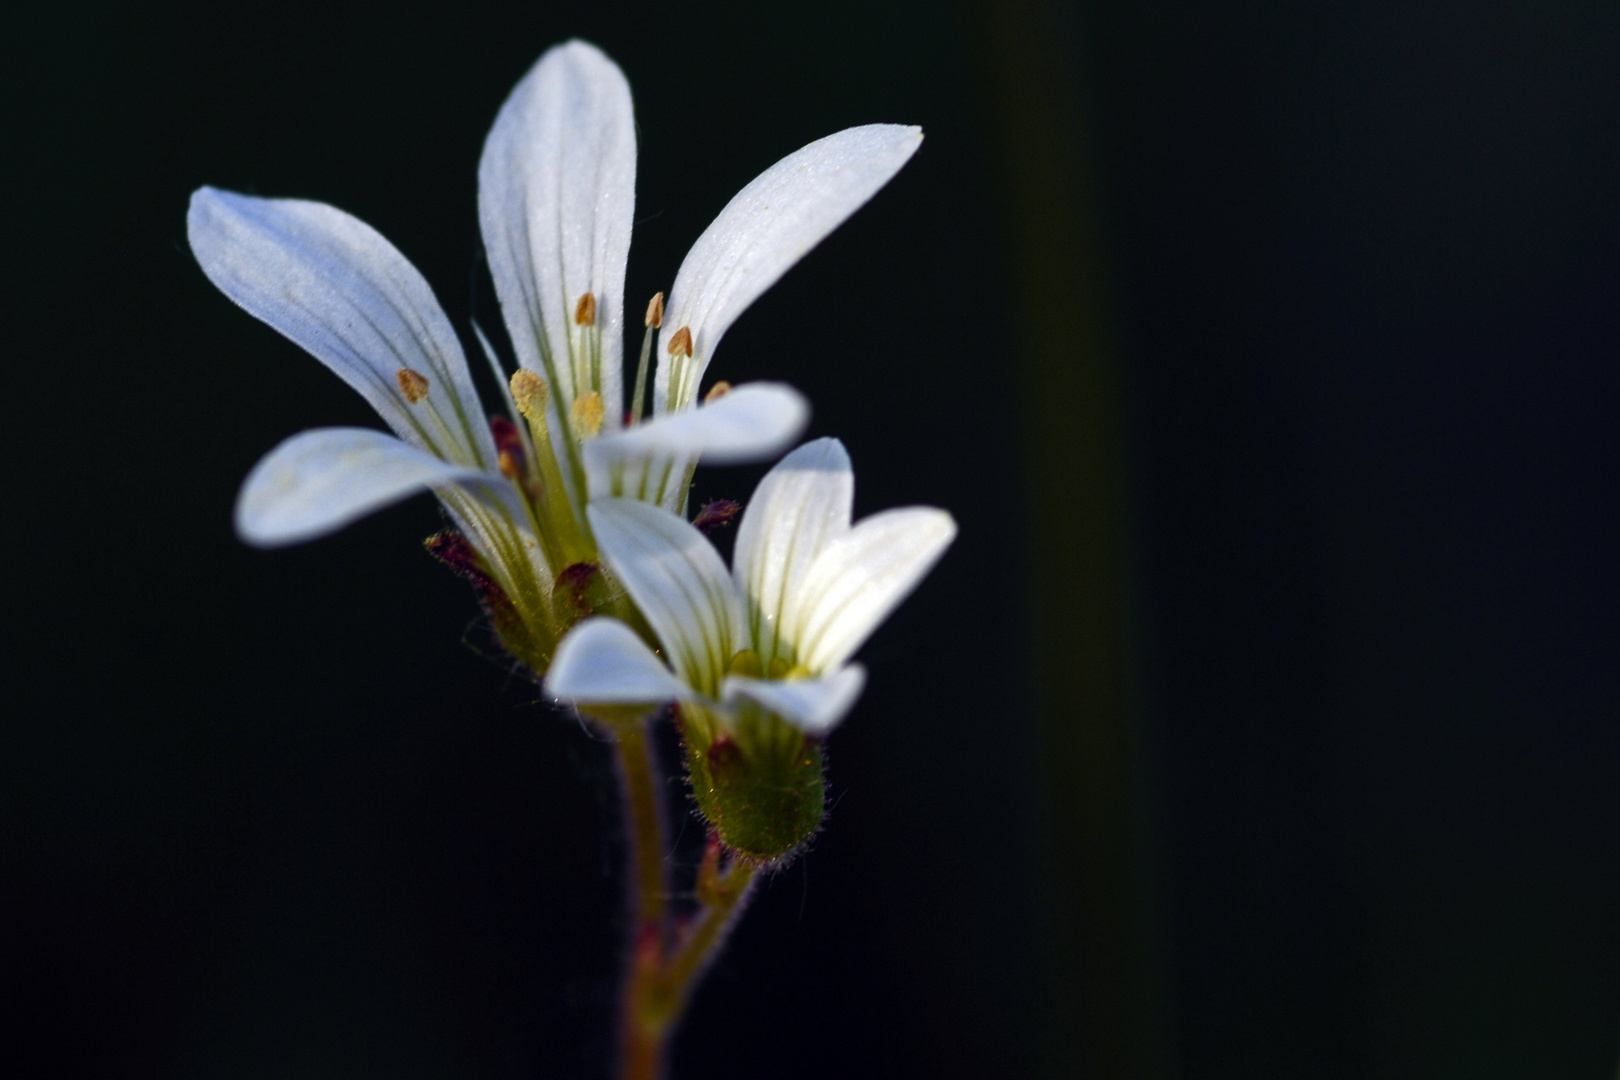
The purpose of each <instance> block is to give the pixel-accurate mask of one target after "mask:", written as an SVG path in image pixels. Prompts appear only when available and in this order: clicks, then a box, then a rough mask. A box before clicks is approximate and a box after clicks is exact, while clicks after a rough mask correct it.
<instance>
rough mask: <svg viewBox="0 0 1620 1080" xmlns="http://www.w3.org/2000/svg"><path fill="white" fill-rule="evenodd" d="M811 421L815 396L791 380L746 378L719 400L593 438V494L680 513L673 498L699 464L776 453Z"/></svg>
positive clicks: (589, 458) (589, 464)
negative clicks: (808, 395) (688, 472)
mask: <svg viewBox="0 0 1620 1080" xmlns="http://www.w3.org/2000/svg"><path fill="white" fill-rule="evenodd" d="M809 422H810V402H809V401H807V400H806V399H805V397H804V395H803V394H801V393H799V392H798V391H797V390H795V389H793V388H792V387H791V386H787V385H785V384H783V383H763V382H761V383H747V384H744V385H742V386H739V387H736V388H735V389H733V390H732V391H731V392H730V393H728V394H726V395H725V396H724V397H722V398H720V399H718V400H716V401H714V402H712V403H711V404H708V405H700V406H698V407H697V408H695V409H684V410H682V411H681V412H678V413H666V414H664V415H663V416H659V417H656V418H654V419H652V420H650V421H648V422H647V423H644V424H640V425H637V426H636V427H633V428H627V429H625V430H623V431H618V432H614V433H612V434H608V435H603V436H601V437H599V438H595V439H592V440H590V441H589V442H587V443H586V444H585V468H586V473H587V475H588V476H589V477H590V489H591V497H592V498H593V499H595V498H605V497H608V496H614V495H620V496H624V497H626V498H632V499H639V500H641V501H643V502H652V503H660V504H662V505H663V506H664V507H665V508H667V509H669V510H671V511H676V510H678V509H679V507H677V506H674V505H672V503H673V502H674V501H675V500H678V499H679V498H680V497H681V492H680V490H679V488H680V485H681V480H682V478H683V477H684V476H685V475H686V469H687V466H688V465H689V464H690V463H691V462H694V461H697V462H702V463H703V464H708V465H740V464H744V463H746V462H750V461H760V460H762V459H765V458H770V457H773V456H775V455H776V454H779V453H781V452H782V450H783V449H785V448H786V447H787V446H789V445H791V444H792V442H793V440H794V439H796V438H798V437H799V434H800V433H801V432H803V431H804V427H805V425H806V424H808V423H809Z"/></svg>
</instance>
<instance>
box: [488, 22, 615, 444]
mask: <svg viewBox="0 0 1620 1080" xmlns="http://www.w3.org/2000/svg"><path fill="white" fill-rule="evenodd" d="M635 198H636V132H635V118H634V116H633V115H632V112H631V107H630V86H629V84H628V83H626V82H625V79H624V75H623V73H621V72H620V71H619V69H618V66H617V65H615V64H614V63H613V61H612V60H609V59H608V58H607V57H606V56H604V55H602V53H601V51H600V50H599V49H597V48H596V47H595V46H594V45H587V44H586V43H585V42H583V41H570V42H568V43H567V44H566V45H558V46H557V47H555V48H553V49H550V50H548V51H547V52H546V54H545V55H544V56H542V57H541V58H540V61H539V62H538V63H537V64H535V66H534V67H533V68H532V69H531V70H530V71H529V73H528V74H527V75H525V76H524V77H523V80H522V81H521V82H519V83H518V84H517V86H516V87H515V88H514V89H513V91H512V93H511V96H510V97H508V98H507V99H506V104H505V105H503V106H502V107H501V112H500V115H499V116H498V117H496V119H495V126H494V128H492V129H491V130H490V133H489V138H488V139H487V140H486V141H485V143H484V153H483V157H482V159H481V160H480V161H479V164H478V220H479V224H480V225H481V227H482V229H483V234H484V246H485V247H486V248H487V249H488V252H489V269H490V273H491V275H492V276H493V277H494V279H495V291H496V293H497V294H498V295H499V296H500V300H501V312H502V314H503V315H504V316H505V318H506V329H507V332H508V333H509V334H510V335H511V338H512V348H513V350H514V351H515V352H516V353H517V358H518V362H519V363H520V364H522V365H523V366H524V367H526V368H529V369H530V370H533V371H536V372H539V373H541V374H543V375H545V376H546V380H547V381H548V382H549V383H550V384H551V387H552V391H553V393H552V403H553V410H552V412H553V417H554V419H556V418H558V417H566V416H567V415H568V407H569V405H571V404H572V403H573V401H574V398H575V397H576V396H578V395H579V394H581V393H583V392H584V391H585V390H588V389H590V388H591V386H590V385H576V384H575V378H574V371H575V364H574V362H573V361H574V359H575V352H576V349H577V346H578V345H579V344H580V332H579V328H578V327H577V326H576V325H575V323H574V311H575V306H576V305H577V304H578V303H579V300H580V297H582V296H583V295H584V294H585V293H590V294H592V296H594V297H595V300H596V329H598V330H600V331H601V337H600V343H601V351H600V355H599V357H595V358H592V359H587V358H585V357H584V355H583V354H581V355H580V356H579V357H578V359H579V360H580V362H581V367H582V368H587V367H588V368H589V369H590V371H591V375H590V376H589V382H591V383H592V384H594V385H595V386H596V387H597V388H598V389H599V390H600V392H601V394H602V402H603V405H604V406H605V413H606V415H605V418H604V419H605V423H606V425H607V426H608V427H614V426H617V425H618V424H619V411H620V409H621V408H623V400H624V391H623V377H624V376H623V370H622V368H623V349H624V267H625V260H626V259H627V258H628V257H629V253H630V226H631V222H632V219H633V218H634V215H635ZM552 430H553V431H561V430H564V429H563V428H562V427H560V426H558V425H557V424H556V423H554V424H553V427H552Z"/></svg>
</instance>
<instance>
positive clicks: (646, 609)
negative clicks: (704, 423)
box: [545, 439, 956, 859]
mask: <svg viewBox="0 0 1620 1080" xmlns="http://www.w3.org/2000/svg"><path fill="white" fill-rule="evenodd" d="M854 493H855V478H854V473H853V471H852V469H851V467H850V461H849V455H848V453H847V452H846V451H845V449H844V445H843V443H841V442H839V441H838V440H837V439H817V440H815V441H814V442H810V443H807V444H805V445H804V446H801V447H799V448H798V449H797V450H794V451H793V452H792V453H791V454H788V455H787V456H786V457H784V458H783V459H782V460H781V461H780V462H778V463H777V464H776V466H775V467H774V468H772V469H771V471H770V472H769V473H767V474H766V476H765V479H764V480H763V481H761V482H760V485H759V487H758V489H757V490H756V491H755V492H754V497H753V498H752V499H751V500H750V501H749V503H748V507H747V509H746V510H745V511H744V512H743V519H742V524H741V526H740V527H739V528H738V530H737V539H736V548H735V551H734V552H733V558H732V569H731V570H729V571H728V570H727V569H726V566H725V564H724V563H723V562H722V561H721V559H720V556H719V554H718V552H716V551H715V549H714V547H713V545H712V544H710V542H709V540H708V539H707V538H706V537H705V536H704V535H703V534H702V533H701V532H699V531H698V530H697V529H696V528H694V527H693V526H692V525H691V524H689V523H688V522H686V521H684V520H683V519H681V518H680V517H678V516H676V515H675V514H672V513H670V512H668V511H667V510H664V509H661V508H659V507H656V506H652V505H649V504H647V503H644V502H636V501H634V500H630V499H606V500H601V501H597V502H593V503H592V504H591V505H590V507H589V509H588V511H587V513H588V514H589V515H590V519H591V524H592V526H593V527H594V529H595V532H596V538H597V542H598V543H599V544H600V546H601V551H602V555H603V557H604V558H605V559H606V561H607V564H608V567H609V568H610V569H611V570H612V572H613V575H614V577H615V578H616V579H617V580H618V581H620V582H623V584H624V586H625V588H626V589H627V590H629V593H630V597H631V599H633V600H634V601H635V604H636V607H637V608H638V609H639V610H640V611H641V613H642V614H643V615H644V616H645V617H646V619H647V622H648V623H649V624H650V625H651V627H652V629H653V631H654V633H655V634H656V635H657V637H658V642H659V644H660V645H661V646H662V651H663V656H664V659H660V658H659V656H658V655H656V654H655V653H654V652H653V651H652V650H651V649H650V648H648V646H647V645H646V644H645V643H644V642H643V641H642V639H641V637H640V636H638V635H637V634H636V632H635V631H633V630H631V629H630V627H628V626H626V625H624V624H623V623H621V622H618V621H616V620H614V619H611V618H602V617H599V618H592V619H587V620H585V621H583V622H581V623H579V624H578V625H577V626H575V627H574V628H573V629H572V630H571V631H570V632H569V634H568V636H567V637H565V638H564V639H563V641H562V644H561V645H560V646H559V647H558V649H557V655H556V659H555V660H554V662H553V664H552V666H551V670H550V672H549V673H548V674H547V675H546V680H545V686H546V690H547V692H548V693H549V694H551V695H552V696H553V697H554V698H557V699H559V700H563V701H568V702H574V703H577V704H578V705H579V706H580V708H581V709H582V710H583V711H585V712H587V713H589V712H592V711H594V710H598V709H602V708H603V707H604V706H605V707H606V708H607V709H608V710H614V709H620V708H622V707H625V706H630V707H632V708H633V709H634V708H641V709H643V710H644V709H645V708H646V707H650V706H653V705H656V704H657V703H660V702H664V701H672V700H673V701H677V702H680V703H681V708H680V715H681V720H682V725H683V737H684V741H685V743H686V747H687V760H688V766H689V768H690V770H691V773H692V780H693V785H692V786H693V790H694V793H695V794H696V796H697V799H698V804H699V807H700V808H701V809H702V810H703V812H704V815H705V816H706V817H707V818H708V819H709V821H710V823H711V824H712V825H714V826H715V827H716V828H717V829H718V830H719V831H720V833H721V836H722V838H723V839H724V840H725V841H726V843H727V845H728V846H730V847H732V848H734V849H736V850H738V851H741V852H743V853H744V854H747V855H750V856H754V857H756V858H761V859H773V858H779V857H781V856H782V855H784V854H787V853H789V852H791V851H792V850H793V849H794V848H795V847H796V846H798V845H799V844H800V843H802V842H803V840H804V839H805V838H806V837H807V836H808V835H809V834H810V833H811V832H813V831H814V829H815V827H816V826H817V825H818V824H819V823H820V821H821V816H822V780H821V761H820V753H819V747H818V745H817V742H818V740H819V738H820V737H821V736H823V735H825V734H826V733H827V732H828V731H829V730H830V729H831V728H832V727H833V726H834V725H836V724H837V723H838V722H839V721H840V720H842V719H843V718H844V716H845V715H846V714H847V713H848V712H849V710H850V708H851V707H852V706H853V705H854V703H855V699H856V698H857V697H858V696H859V695H860V692H861V689H862V686H863V684H864V681H865V671H864V670H863V669H862V667H861V666H860V665H859V664H855V663H851V662H850V658H851V657H852V656H853V655H854V654H855V651H856V650H857V649H859V648H860V646H861V644H862V643H863V642H865V641H866V639H867V638H868V637H869V636H870V635H871V633H872V631H873V630H875V629H876V628H877V627H878V625H879V624H880V623H882V622H883V620H884V619H886V618H887V617H888V616H889V613H890V612H892V611H893V610H894V608H895V607H896V606H897V605H898V604H899V603H900V601H901V600H903V599H905V597H906V596H907V595H908V594H909V593H910V592H911V590H912V589H913V588H915V587H916V585H917V583H918V582H919V581H921V580H922V578H923V576H924V575H925V574H926V573H927V572H928V570H929V568H931V567H932V566H933V565H934V563H935V562H936V561H937V560H938V559H939V557H940V555H941V554H943V553H944V551H945V549H946V547H947V546H949V544H950V543H951V541H952V539H954V538H955V536H956V523H955V522H954V521H953V520H952V518H951V515H950V514H948V513H946V512H945V511H943V510H938V509H935V508H933V507H925V506H912V507H903V508H899V509H894V510H885V511H882V512H881V513H877V514H873V515H872V516H870V517H867V518H864V519H863V520H861V521H860V522H859V523H857V524H851V520H850V518H851V513H852V509H853V503H854ZM665 660H667V661H668V665H667V666H666V663H665ZM784 721H785V723H784ZM807 737H808V741H807Z"/></svg>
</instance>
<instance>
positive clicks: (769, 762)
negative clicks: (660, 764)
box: [680, 700, 827, 863]
mask: <svg viewBox="0 0 1620 1080" xmlns="http://www.w3.org/2000/svg"><path fill="white" fill-rule="evenodd" d="M680 719H681V735H682V742H683V743H684V744H685V747H686V765H687V770H688V772H689V773H690V777H691V781H692V793H693V795H694V796H695V798H696V799H697V804H698V810H699V811H700V812H701V813H702V814H703V817H704V819H705V820H706V821H707V822H708V823H709V826H710V828H712V829H714V831H715V832H716V833H718V834H719V836H720V840H721V842H722V843H724V844H725V845H726V847H728V848H730V849H731V850H732V851H734V852H736V853H737V854H738V855H740V856H742V857H743V858H745V859H748V860H749V861H751V862H755V863H778V862H782V861H784V860H786V859H788V858H791V857H792V856H793V855H794V854H795V853H796V852H797V851H798V850H799V849H800V848H802V847H803V846H804V845H805V843H806V842H808V841H809V840H810V838H811V837H813V836H814V835H815V834H816V831H817V830H818V829H820V828H821V820H822V817H823V816H824V815H825V813H826V790H827V784H826V780H825V778H824V776H823V771H822V758H821V744H820V743H818V742H815V741H813V740H810V739H807V738H805V736H804V733H803V732H801V731H799V730H798V729H797V728H794V727H792V726H791V725H789V724H787V723H786V722H785V721H783V720H781V719H780V718H779V717H777V716H774V715H772V714H771V713H768V712H766V711H765V710H764V709H761V708H760V707H758V706H757V705H755V704H753V703H752V702H749V701H746V700H745V701H741V702H739V703H738V711H737V714H736V716H734V717H733V718H731V723H730V724H729V725H724V724H722V723H721V722H720V720H719V718H718V717H716V716H715V715H714V714H713V713H711V712H709V711H708V710H707V709H704V708H703V707H701V706H697V705H691V704H687V705H682V706H681V711H680Z"/></svg>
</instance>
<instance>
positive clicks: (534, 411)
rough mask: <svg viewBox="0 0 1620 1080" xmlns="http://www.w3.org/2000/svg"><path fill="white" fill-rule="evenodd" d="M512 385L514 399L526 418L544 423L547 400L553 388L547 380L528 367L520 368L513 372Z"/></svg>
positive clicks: (519, 410)
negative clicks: (547, 383)
mask: <svg viewBox="0 0 1620 1080" xmlns="http://www.w3.org/2000/svg"><path fill="white" fill-rule="evenodd" d="M511 386H512V401H513V402H514V403H515V404H516V405H517V407H518V412H520V413H522V414H523V417H524V419H526V420H528V421H529V422H531V423H536V424H544V423H545V422H546V402H547V401H548V400H549V399H550V397H551V388H550V387H548V386H547V385H546V380H544V379H542V378H541V377H540V376H538V375H536V374H535V373H534V372H532V371H530V370H529V369H528V368H518V370H516V371H514V372H513V373H512V382H511Z"/></svg>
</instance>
